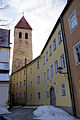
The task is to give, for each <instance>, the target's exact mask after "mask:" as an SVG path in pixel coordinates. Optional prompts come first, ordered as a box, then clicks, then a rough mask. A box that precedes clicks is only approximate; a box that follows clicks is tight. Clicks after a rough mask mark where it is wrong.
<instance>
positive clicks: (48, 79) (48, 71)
mask: <svg viewBox="0 0 80 120" xmlns="http://www.w3.org/2000/svg"><path fill="white" fill-rule="evenodd" d="M47 80H49V69H47Z"/></svg>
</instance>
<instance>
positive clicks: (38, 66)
mask: <svg viewBox="0 0 80 120" xmlns="http://www.w3.org/2000/svg"><path fill="white" fill-rule="evenodd" d="M39 68H40V61H38V62H37V69H39Z"/></svg>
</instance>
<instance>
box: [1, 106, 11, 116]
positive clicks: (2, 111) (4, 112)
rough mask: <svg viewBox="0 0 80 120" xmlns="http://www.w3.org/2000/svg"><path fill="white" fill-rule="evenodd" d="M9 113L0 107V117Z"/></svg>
mask: <svg viewBox="0 0 80 120" xmlns="http://www.w3.org/2000/svg"><path fill="white" fill-rule="evenodd" d="M9 113H11V112H9V111H8V110H7V108H5V107H0V115H1V114H9Z"/></svg>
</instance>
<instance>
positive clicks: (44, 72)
mask: <svg viewBox="0 0 80 120" xmlns="http://www.w3.org/2000/svg"><path fill="white" fill-rule="evenodd" d="M44 82H46V72H44Z"/></svg>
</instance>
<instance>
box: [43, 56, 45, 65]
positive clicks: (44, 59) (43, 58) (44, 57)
mask: <svg viewBox="0 0 80 120" xmlns="http://www.w3.org/2000/svg"><path fill="white" fill-rule="evenodd" d="M44 64H45V56H43V65H44Z"/></svg>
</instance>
